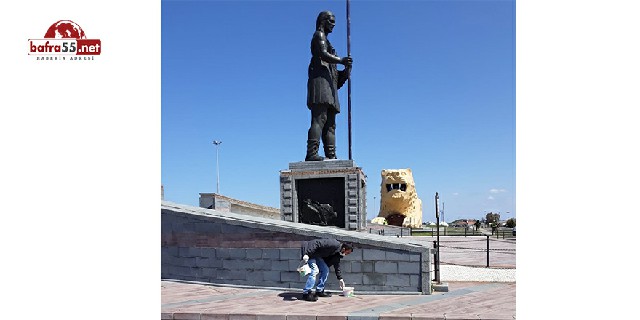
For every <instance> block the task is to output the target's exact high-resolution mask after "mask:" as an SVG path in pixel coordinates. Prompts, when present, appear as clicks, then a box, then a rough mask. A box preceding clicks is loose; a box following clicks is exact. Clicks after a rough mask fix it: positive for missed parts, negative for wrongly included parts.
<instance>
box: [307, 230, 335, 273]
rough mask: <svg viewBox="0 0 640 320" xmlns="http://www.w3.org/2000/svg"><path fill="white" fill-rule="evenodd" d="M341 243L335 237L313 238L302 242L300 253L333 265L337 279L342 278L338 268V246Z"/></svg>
mask: <svg viewBox="0 0 640 320" xmlns="http://www.w3.org/2000/svg"><path fill="white" fill-rule="evenodd" d="M341 247H342V243H340V241H338V240H336V239H315V240H310V241H307V242H304V243H302V255H303V256H304V255H305V254H306V255H308V256H309V259H322V260H323V261H324V262H325V263H326V264H327V266H329V267H331V266H333V269H334V270H335V271H336V277H338V280H340V279H342V271H341V270H340V259H341V258H342V256H341V255H340V248H341Z"/></svg>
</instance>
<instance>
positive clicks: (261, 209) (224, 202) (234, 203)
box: [199, 193, 280, 220]
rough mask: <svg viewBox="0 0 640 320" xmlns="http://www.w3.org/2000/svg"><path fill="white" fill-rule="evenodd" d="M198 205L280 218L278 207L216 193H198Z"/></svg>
mask: <svg viewBox="0 0 640 320" xmlns="http://www.w3.org/2000/svg"><path fill="white" fill-rule="evenodd" d="M199 206H200V208H207V209H215V210H217V211H222V212H233V213H240V214H246V215H250V216H254V217H263V218H271V219H276V220H280V209H277V208H272V207H267V206H263V205H259V204H255V203H251V202H246V201H242V200H238V199H234V198H230V197H227V196H223V195H221V194H217V193H200V203H199Z"/></svg>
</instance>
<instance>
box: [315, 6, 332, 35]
mask: <svg viewBox="0 0 640 320" xmlns="http://www.w3.org/2000/svg"><path fill="white" fill-rule="evenodd" d="M335 25H336V17H335V16H334V15H333V13H332V12H331V11H322V12H320V14H319V15H318V18H317V19H316V30H322V31H324V32H325V33H331V31H333V27H335Z"/></svg>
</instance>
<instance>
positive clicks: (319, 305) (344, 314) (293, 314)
mask: <svg viewBox="0 0 640 320" xmlns="http://www.w3.org/2000/svg"><path fill="white" fill-rule="evenodd" d="M448 284H449V292H434V293H433V294H432V295H418V294H415V295H414V294H404V295H392V294H385V295H358V292H357V288H356V296H355V297H343V296H340V295H337V294H334V295H333V296H332V297H329V298H319V300H318V301H317V302H308V301H304V300H302V292H301V290H287V289H264V288H246V287H245V288H239V287H232V286H217V285H210V284H202V283H185V282H176V281H168V280H165V281H162V282H161V287H162V315H161V316H162V318H161V319H166V320H179V319H184V320H186V319H189V320H191V319H197V320H205V319H212V320H353V319H362V320H373V319H379V320H410V319H415V320H435V319H439V320H440V319H495V320H505V319H514V318H515V314H516V310H515V309H516V284H515V283H513V282H511V283H493V282H449V283H448Z"/></svg>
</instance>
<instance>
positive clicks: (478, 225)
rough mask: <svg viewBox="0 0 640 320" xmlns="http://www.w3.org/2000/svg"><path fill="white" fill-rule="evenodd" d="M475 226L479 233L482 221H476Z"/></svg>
mask: <svg viewBox="0 0 640 320" xmlns="http://www.w3.org/2000/svg"><path fill="white" fill-rule="evenodd" d="M473 225H475V226H476V231H478V229H479V228H480V220H476V223H474V224H473Z"/></svg>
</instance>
